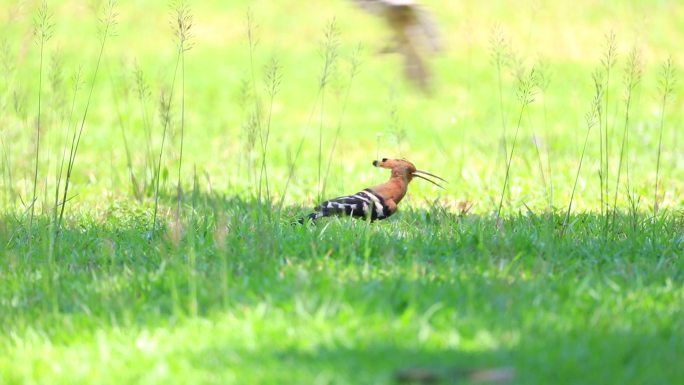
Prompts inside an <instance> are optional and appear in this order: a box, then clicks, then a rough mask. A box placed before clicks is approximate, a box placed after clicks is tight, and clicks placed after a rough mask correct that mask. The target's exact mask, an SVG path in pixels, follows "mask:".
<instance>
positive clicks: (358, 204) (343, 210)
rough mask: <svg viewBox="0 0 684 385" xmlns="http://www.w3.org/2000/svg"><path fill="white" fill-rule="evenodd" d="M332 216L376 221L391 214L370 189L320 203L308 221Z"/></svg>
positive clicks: (383, 202)
mask: <svg viewBox="0 0 684 385" xmlns="http://www.w3.org/2000/svg"><path fill="white" fill-rule="evenodd" d="M333 215H336V216H350V217H355V218H370V219H371V220H377V219H385V218H387V217H388V216H390V215H392V213H391V212H390V209H389V207H388V206H387V205H386V204H385V200H384V199H382V197H380V196H378V195H376V194H375V193H373V192H372V191H371V190H370V189H366V190H363V191H360V192H358V193H356V194H354V195H348V196H343V197H339V198H335V199H330V200H327V201H325V202H323V203H321V204H320V205H318V206H317V207H316V211H315V212H314V213H311V214H310V215H309V219H312V220H316V219H318V218H322V217H329V216H333Z"/></svg>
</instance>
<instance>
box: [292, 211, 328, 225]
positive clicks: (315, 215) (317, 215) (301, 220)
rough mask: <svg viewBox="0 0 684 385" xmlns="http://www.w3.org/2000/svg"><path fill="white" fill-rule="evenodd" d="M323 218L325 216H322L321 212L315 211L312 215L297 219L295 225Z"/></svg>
mask: <svg viewBox="0 0 684 385" xmlns="http://www.w3.org/2000/svg"><path fill="white" fill-rule="evenodd" d="M324 216H325V214H323V213H322V212H320V211H315V212H313V213H311V214H309V215H307V216H305V217H301V218H299V220H297V223H299V224H300V225H303V224H304V223H306V222H307V221H311V222H314V221H315V220H316V219H319V218H323V217H324Z"/></svg>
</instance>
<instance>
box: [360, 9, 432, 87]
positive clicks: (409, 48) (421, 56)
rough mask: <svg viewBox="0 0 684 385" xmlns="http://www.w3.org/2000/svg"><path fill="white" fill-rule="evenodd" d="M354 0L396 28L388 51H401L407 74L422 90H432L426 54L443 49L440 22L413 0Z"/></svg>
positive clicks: (386, 50) (393, 28)
mask: <svg viewBox="0 0 684 385" xmlns="http://www.w3.org/2000/svg"><path fill="white" fill-rule="evenodd" d="M353 1H354V3H356V4H357V5H358V6H359V7H361V8H363V9H365V10H367V11H369V12H371V13H374V14H377V15H379V16H380V17H382V18H383V19H385V21H386V22H387V24H388V25H389V27H390V28H391V29H392V33H393V35H394V36H393V40H394V46H393V47H388V49H385V50H384V51H385V52H397V53H399V54H401V55H402V56H403V57H404V74H405V75H406V77H407V78H408V79H409V80H410V81H412V82H413V83H414V84H416V85H417V86H419V87H420V88H421V89H422V90H424V91H428V90H429V86H430V71H429V68H428V65H427V63H426V59H425V56H426V54H427V53H434V52H437V51H439V49H440V41H439V33H438V31H437V25H436V23H435V22H434V20H433V19H432V17H431V15H430V14H429V13H428V12H427V11H426V10H425V9H424V8H422V7H421V6H420V5H418V4H417V3H416V2H415V1H413V0H353Z"/></svg>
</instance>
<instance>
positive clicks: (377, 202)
mask: <svg viewBox="0 0 684 385" xmlns="http://www.w3.org/2000/svg"><path fill="white" fill-rule="evenodd" d="M373 165H374V166H376V167H382V168H389V169H391V170H392V175H391V176H390V179H389V180H388V181H387V182H385V183H383V184H380V185H377V186H374V187H369V188H367V189H364V190H362V191H359V192H358V193H356V194H354V195H347V196H343V197H338V198H334V199H330V200H327V201H325V202H323V203H321V204H319V205H318V206H316V208H315V211H314V212H313V213H311V214H309V215H308V216H307V218H308V219H310V220H312V221H313V220H316V219H319V218H323V217H328V216H349V217H354V218H366V219H370V220H371V221H374V220H381V219H385V218H387V217H389V216H391V215H392V214H394V213H395V212H396V211H397V205H398V204H399V202H401V200H402V199H403V198H404V196H405V195H406V192H407V190H408V184H409V183H410V182H411V180H412V179H413V178H414V177H418V178H421V179H425V180H428V181H430V182H431V183H434V184H436V185H437V186H439V184H437V183H435V182H434V181H432V180H430V179H427V178H426V177H424V176H421V175H419V174H426V175H430V176H433V177H435V178H438V179H440V180H444V179H442V178H440V177H438V176H436V175H433V174H430V173H428V172H425V171H420V170H417V169H416V167H415V166H414V165H413V163H411V162H409V161H407V160H403V159H387V158H384V159H382V160H381V161H377V160H376V161H373ZM439 187H441V186H439ZM300 222H304V219H302V220H301V221H300Z"/></svg>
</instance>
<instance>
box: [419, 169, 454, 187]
mask: <svg viewBox="0 0 684 385" xmlns="http://www.w3.org/2000/svg"><path fill="white" fill-rule="evenodd" d="M421 174H424V175H429V176H431V177H433V178H437V179H439V180H441V181H443V182H446V183H449V182H447V181H446V180H445V179H444V178H442V177H439V176H437V175H434V174H431V173H429V172H427V171H421V170H416V171H415V172H414V173H413V174H411V175H413V176H414V177H416V178H420V179H423V180H426V181H428V182H430V183H432V184H434V185H435V186H437V187H439V188H441V189H442V190H446V189H445V188H444V187H442V185H440V184H439V183H437V182H435V181H434V180H432V179H430V178H427V177H425V176H423V175H421Z"/></svg>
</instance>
